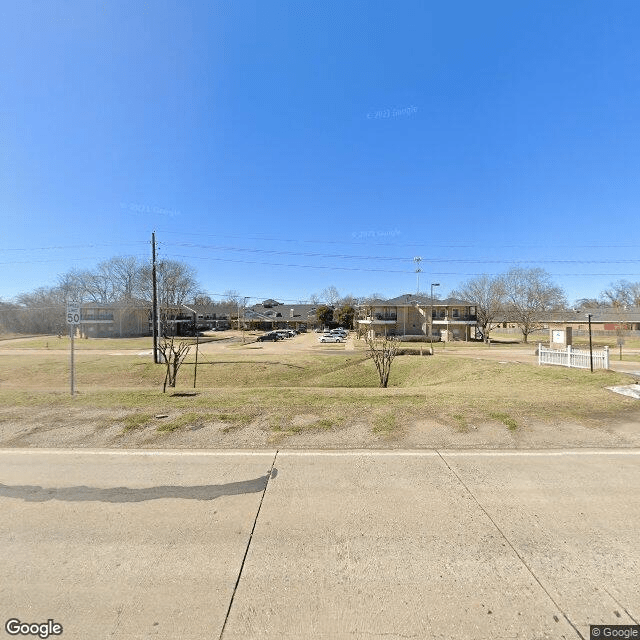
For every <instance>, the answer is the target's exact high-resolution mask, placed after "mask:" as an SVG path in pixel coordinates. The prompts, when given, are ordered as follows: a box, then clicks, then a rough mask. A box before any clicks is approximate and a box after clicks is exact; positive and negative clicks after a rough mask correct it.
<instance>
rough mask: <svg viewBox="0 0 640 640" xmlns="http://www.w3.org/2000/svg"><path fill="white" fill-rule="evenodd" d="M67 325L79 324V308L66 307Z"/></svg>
mask: <svg viewBox="0 0 640 640" xmlns="http://www.w3.org/2000/svg"><path fill="white" fill-rule="evenodd" d="M67 324H80V307H67Z"/></svg>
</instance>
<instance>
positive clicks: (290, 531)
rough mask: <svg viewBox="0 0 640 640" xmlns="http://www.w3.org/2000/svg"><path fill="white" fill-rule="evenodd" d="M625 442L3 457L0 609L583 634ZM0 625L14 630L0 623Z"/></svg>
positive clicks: (639, 609)
mask: <svg viewBox="0 0 640 640" xmlns="http://www.w3.org/2000/svg"><path fill="white" fill-rule="evenodd" d="M639 489H640V451H629V450H625V451H611V450H606V451H590V452H587V451H579V452H548V451H547V452H486V451H483V452H477V453H476V452H470V451H465V452H452V451H447V452H442V453H440V452H437V451H423V452H409V451H407V452H375V451H366V452H301V451H280V452H276V451H275V450H274V451H267V452H264V451H261V452H259V453H251V452H193V451H190V452H167V451H163V452H149V451H145V452H138V451H119V452H114V451H86V450H82V451H54V450H51V451H47V450H3V451H0V548H1V549H2V556H1V559H0V615H1V616H2V618H3V619H2V621H1V622H2V625H3V627H4V623H5V621H6V620H8V619H9V618H12V617H15V618H19V619H20V620H22V621H24V622H43V621H46V620H47V619H48V618H53V619H54V620H55V621H56V622H59V623H60V624H62V625H63V628H64V631H63V634H62V636H60V637H61V638H62V639H63V640H68V639H78V640H85V639H94V638H126V639H129V638H132V639H135V638H166V639H169V638H183V639H191V638H193V639H196V638H197V639H199V640H200V639H204V638H212V639H219V638H223V639H225V640H228V639H232V638H237V639H239V638H242V639H250V638H274V639H275V638H300V639H303V638H305V639H306V638H326V639H329V638H331V639H333V638H338V639H339V638H350V639H357V638H385V639H387V638H439V639H443V640H444V639H447V640H453V639H455V640H458V639H469V640H471V639H473V640H483V639H487V640H488V639H491V640H496V639H506V638H523V639H526V640H534V639H542V638H588V637H589V633H588V629H589V627H588V625H589V624H597V623H611V624H632V623H634V622H637V621H638V620H639V619H640V578H639V576H640V572H639V569H640V535H639V530H640V497H639ZM2 633H4V636H3V637H10V636H9V635H8V634H6V632H4V631H3V632H2Z"/></svg>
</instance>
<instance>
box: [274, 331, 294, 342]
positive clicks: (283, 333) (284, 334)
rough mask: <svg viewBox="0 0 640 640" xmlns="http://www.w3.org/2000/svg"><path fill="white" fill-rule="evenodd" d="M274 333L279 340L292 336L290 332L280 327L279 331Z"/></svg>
mask: <svg viewBox="0 0 640 640" xmlns="http://www.w3.org/2000/svg"><path fill="white" fill-rule="evenodd" d="M276 333H277V334H278V337H279V338H280V339H281V340H284V339H285V338H291V337H292V336H291V334H290V333H289V332H288V331H287V330H286V329H285V330H283V329H280V330H279V331H276Z"/></svg>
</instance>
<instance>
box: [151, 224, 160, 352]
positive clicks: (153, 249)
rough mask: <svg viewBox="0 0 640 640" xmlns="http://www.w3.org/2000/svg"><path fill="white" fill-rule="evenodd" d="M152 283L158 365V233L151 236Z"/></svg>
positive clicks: (153, 318)
mask: <svg viewBox="0 0 640 640" xmlns="http://www.w3.org/2000/svg"><path fill="white" fill-rule="evenodd" d="M151 281H152V287H153V309H152V311H151V325H152V332H153V334H152V335H153V361H154V363H155V364H158V362H159V359H158V287H157V283H156V232H155V231H154V232H153V233H152V234H151Z"/></svg>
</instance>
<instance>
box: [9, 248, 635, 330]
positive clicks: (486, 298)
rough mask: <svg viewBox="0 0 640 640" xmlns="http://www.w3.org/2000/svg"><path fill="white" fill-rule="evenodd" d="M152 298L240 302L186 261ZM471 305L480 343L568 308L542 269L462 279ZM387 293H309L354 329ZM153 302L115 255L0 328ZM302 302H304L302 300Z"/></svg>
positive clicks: (47, 325) (19, 305)
mask: <svg viewBox="0 0 640 640" xmlns="http://www.w3.org/2000/svg"><path fill="white" fill-rule="evenodd" d="M156 277H157V291H158V302H159V305H160V306H161V307H165V308H166V307H177V306H179V305H184V304H187V305H196V306H201V307H206V308H208V309H210V310H213V311H215V309H220V311H221V312H223V310H224V311H226V310H227V309H228V308H229V307H230V306H234V307H235V306H237V305H238V304H244V298H243V297H242V296H241V295H240V294H239V293H238V292H237V291H234V290H227V291H225V292H224V294H223V296H222V299H218V300H213V299H212V298H211V297H210V296H209V295H208V294H207V293H205V292H203V291H202V289H201V287H200V285H199V283H198V280H197V278H196V272H195V270H194V269H193V268H192V267H191V266H189V265H187V264H185V263H184V262H180V261H176V260H162V259H161V260H158V261H157V264H156ZM450 296H452V297H456V298H462V299H464V300H467V301H469V302H471V303H473V304H474V305H475V306H476V310H477V318H478V325H479V327H480V329H481V331H482V333H483V336H484V338H485V339H486V340H488V339H489V333H490V331H491V329H492V328H494V327H495V326H496V324H497V323H498V321H501V322H504V321H508V322H513V323H516V324H518V326H519V327H520V328H521V330H522V334H523V338H524V340H525V342H526V341H527V338H528V336H529V334H530V333H531V332H532V331H534V330H535V329H537V328H538V327H539V326H540V322H541V320H542V319H543V318H544V316H545V315H546V314H547V312H549V311H555V310H560V309H566V308H567V306H568V305H567V300H566V295H565V293H564V291H563V290H562V288H561V287H559V286H558V285H556V284H555V283H554V282H553V281H552V279H551V276H550V274H549V273H547V272H546V271H545V270H544V269H540V268H520V267H518V268H513V269H511V270H509V271H507V272H506V273H504V274H501V275H497V276H488V275H482V276H477V277H474V278H472V279H470V280H467V281H466V282H464V283H462V284H461V285H460V286H459V287H458V288H456V289H455V290H453V291H452V292H451V293H450ZM384 297H385V296H384V295H382V294H379V293H372V294H370V295H368V296H361V297H356V296H354V295H353V294H351V293H349V294H346V295H341V294H340V292H339V291H338V289H337V288H336V287H335V286H334V285H331V286H329V287H327V288H325V289H323V290H322V291H321V292H320V293H313V294H311V296H310V300H309V301H308V302H311V303H312V304H315V305H317V311H316V315H317V318H318V321H319V322H320V323H322V324H324V325H327V326H329V325H332V324H337V325H342V326H345V327H351V326H353V322H354V317H355V314H356V308H357V307H358V306H360V305H363V304H364V305H366V304H367V303H370V302H372V301H374V300H376V299H382V298H384ZM152 299H153V286H152V267H151V264H150V263H149V261H143V260H141V259H139V258H136V257H134V256H117V257H114V258H110V259H108V260H104V261H103V262H100V263H99V264H98V265H97V266H96V267H95V268H94V269H83V270H80V269H72V270H71V271H68V272H66V273H64V274H62V275H60V276H58V280H57V283H56V284H55V285H54V286H51V287H39V288H37V289H35V290H33V291H31V292H27V293H22V294H20V295H18V296H16V299H15V301H14V302H2V301H0V332H4V333H8V332H13V333H27V334H29V333H33V334H41V333H48V334H51V333H61V332H62V331H65V330H66V325H65V308H66V305H67V303H69V302H77V303H79V304H85V305H86V304H95V305H110V304H113V305H119V306H129V307H136V306H140V307H147V306H149V305H150V304H151V302H152ZM300 302H301V303H302V302H306V301H300ZM575 306H576V307H578V308H582V309H588V308H598V307H614V308H616V309H620V310H621V309H624V308H629V307H639V306H640V282H630V281H628V280H618V281H616V282H613V283H611V284H610V285H609V286H608V287H607V288H606V289H605V290H604V291H602V292H601V294H600V296H599V297H598V298H583V299H580V300H577V301H576V303H575Z"/></svg>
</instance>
